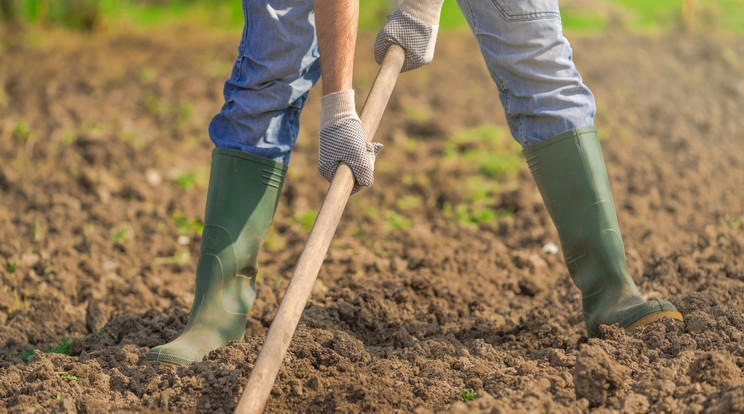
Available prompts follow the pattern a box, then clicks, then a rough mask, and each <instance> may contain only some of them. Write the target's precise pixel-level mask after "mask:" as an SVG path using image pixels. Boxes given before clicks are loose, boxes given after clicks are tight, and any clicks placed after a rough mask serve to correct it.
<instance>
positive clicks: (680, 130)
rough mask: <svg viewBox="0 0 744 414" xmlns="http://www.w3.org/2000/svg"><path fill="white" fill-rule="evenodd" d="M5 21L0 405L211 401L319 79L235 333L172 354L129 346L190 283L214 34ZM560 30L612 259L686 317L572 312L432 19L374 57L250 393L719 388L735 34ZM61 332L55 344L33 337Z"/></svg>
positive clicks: (252, 332)
mask: <svg viewBox="0 0 744 414" xmlns="http://www.w3.org/2000/svg"><path fill="white" fill-rule="evenodd" d="M2 38H4V39H6V40H5V42H4V43H3V44H2V48H0V86H1V87H2V89H0V114H1V116H0V160H2V161H1V162H0V256H2V258H3V260H4V262H3V263H2V265H1V266H0V282H1V283H2V285H1V286H2V288H0V412H10V413H23V412H52V411H66V412H95V413H98V412H111V411H117V410H119V411H127V412H128V411H140V412H160V411H183V412H230V411H232V410H233V409H234V407H235V405H236V400H237V398H238V396H239V393H240V391H241V390H242V387H243V385H244V384H245V382H246V380H247V376H248V374H249V373H250V371H251V368H252V364H253V362H254V360H255V358H256V355H257V353H258V351H259V349H260V346H261V343H262V341H263V337H264V335H265V334H266V332H267V329H268V326H269V324H270V323H271V319H272V316H273V315H274V312H275V311H276V308H277V305H278V301H279V298H280V297H281V295H282V292H283V291H284V289H285V288H286V286H287V280H288V278H289V275H290V274H291V272H292V269H293V266H294V263H295V261H296V259H297V257H298V255H299V252H300V250H301V248H302V246H303V243H304V240H305V238H306V237H307V233H308V224H309V223H308V221H311V218H312V214H313V213H314V211H315V210H314V209H317V207H318V206H319V205H320V202H321V200H322V196H323V193H324V191H325V189H326V187H327V186H326V184H325V182H324V181H323V179H322V178H321V177H320V175H319V174H318V173H317V172H316V169H315V165H316V162H317V140H316V138H315V137H316V134H317V128H318V115H319V113H318V111H319V109H318V91H313V94H312V96H311V100H310V103H309V104H308V107H307V110H306V111H305V113H304V115H303V116H304V118H303V119H304V123H303V130H302V131H301V132H300V135H301V136H300V141H299V144H298V148H297V150H296V152H295V154H294V156H293V159H292V165H291V168H290V172H289V175H288V179H287V182H286V185H285V187H284V191H283V195H282V199H281V205H280V207H279V210H278V213H277V216H276V219H275V221H274V227H273V230H272V234H271V236H270V237H269V239H268V241H267V244H266V246H265V249H264V250H263V252H262V254H261V257H260V264H261V274H260V279H259V282H258V285H259V299H258V300H257V302H256V304H255V306H254V309H253V310H252V313H251V317H250V319H249V321H248V324H247V331H246V341H245V342H241V343H231V344H229V345H228V346H226V347H224V348H221V349H218V350H216V351H215V352H213V353H211V354H210V355H209V356H208V357H207V358H206V359H205V361H203V362H200V363H196V364H192V365H190V366H187V367H180V368H173V367H168V366H162V365H159V364H149V365H146V364H144V363H143V357H144V354H145V353H146V351H147V349H148V347H152V346H154V345H157V344H161V343H163V342H166V341H169V340H171V339H173V338H175V337H176V336H177V335H178V333H179V332H180V330H181V329H182V328H183V327H184V325H185V323H186V319H187V313H188V310H189V307H190V303H191V300H192V299H193V288H194V276H193V275H194V270H195V258H196V256H197V255H198V245H199V234H198V233H199V229H198V225H197V224H196V223H194V222H193V220H194V219H199V218H201V216H202V213H203V207H204V200H205V194H206V178H207V173H208V166H209V159H210V149H211V143H210V142H209V140H208V138H207V136H206V127H207V124H208V122H209V120H210V118H211V116H212V115H213V114H214V113H215V112H216V111H217V110H219V107H220V105H221V99H222V98H221V87H222V82H223V79H224V77H225V76H226V75H227V74H228V73H229V70H230V66H231V62H232V60H233V59H234V56H235V49H236V36H235V34H234V33H232V34H229V35H228V34H219V33H214V32H209V33H203V32H200V31H197V30H194V29H186V28H179V29H170V30H168V31H165V30H163V31H155V32H148V33H128V34H118V35H113V34H107V33H97V34H96V35H94V36H82V35H73V34H69V33H66V34H59V33H44V34H36V35H33V34H29V35H26V36H25V38H24V41H23V42H21V41H19V40H18V38H15V36H14V35H11V33H10V32H9V31H8V29H6V31H5V33H3V37H2ZM14 39H15V40H14ZM174 39H178V40H177V41H176V40H174ZM571 39H572V42H573V46H574V50H575V55H576V56H575V58H576V61H577V64H578V66H579V69H580V70H581V72H582V74H583V76H584V78H585V81H586V83H587V84H588V85H589V86H590V87H591V88H592V90H593V91H594V92H595V94H596V97H597V101H598V116H597V125H598V126H599V128H600V131H601V136H602V137H603V138H604V149H605V156H606V159H607V164H608V169H609V174H610V179H611V182H612V185H613V189H614V195H615V201H616V204H617V207H618V214H619V220H620V223H621V226H622V228H623V231H624V236H625V243H626V249H627V252H628V260H629V265H630V268H631V269H632V271H633V274H634V277H635V279H636V281H637V283H638V285H639V287H640V288H641V290H642V291H643V292H644V293H645V294H646V295H647V296H648V297H665V298H668V299H669V300H671V301H672V302H673V303H674V304H675V305H676V306H677V307H678V308H679V310H680V311H681V312H682V313H683V315H684V316H685V323H684V324H683V323H677V322H674V321H672V320H669V319H664V320H662V321H661V322H660V323H658V324H656V325H654V326H651V327H648V328H646V329H644V330H643V331H640V332H634V333H632V334H626V333H625V332H624V331H622V330H620V329H617V328H615V327H606V329H604V331H603V337H602V338H601V339H592V340H587V339H586V337H585V336H584V335H585V331H584V326H583V321H582V318H581V308H580V301H579V294H578V291H577V290H576V289H575V288H574V287H573V285H572V284H571V282H570V280H569V278H568V275H567V272H566V269H565V266H564V264H563V261H562V258H561V255H560V254H551V253H550V252H546V251H545V250H544V249H543V247H544V246H546V245H548V244H549V243H555V244H557V243H558V238H557V235H556V232H555V230H554V228H553V226H552V224H551V221H550V219H549V217H548V216H547V213H546V211H545V209H544V207H543V206H542V203H541V201H540V197H539V194H538V193H537V189H536V187H535V186H534V183H533V181H532V179H531V178H530V176H529V173H528V172H527V169H526V168H525V166H524V163H523V162H521V161H519V162H516V163H515V160H519V158H517V157H518V156H519V152H518V149H516V148H515V147H514V144H512V143H511V142H510V141H509V138H508V132H507V130H506V128H505V126H504V125H505V122H504V118H503V115H502V109H501V106H500V104H499V100H498V97H497V91H496V88H495V86H494V85H493V83H491V82H490V80H489V78H488V75H487V71H486V70H485V67H484V65H483V63H482V61H481V58H480V56H479V54H478V51H477V46H476V45H475V43H474V42H473V40H472V39H471V37H470V36H469V34H445V35H443V36H442V37H441V40H440V42H439V45H438V51H437V59H436V61H435V63H433V64H432V65H431V66H430V67H429V68H426V69H422V70H420V71H417V72H413V73H410V74H404V75H402V76H401V78H400V80H399V84H398V88H397V91H396V93H395V96H394V97H393V99H392V101H391V103H390V105H389V107H388V110H387V113H386V115H385V117H384V118H383V120H382V126H381V129H380V132H379V140H380V141H381V142H383V143H385V144H386V148H385V149H384V150H383V152H382V153H381V155H380V157H379V160H378V163H377V171H376V182H375V186H374V187H373V188H372V189H371V190H367V191H365V192H363V193H361V194H359V195H356V196H354V197H353V198H352V201H351V202H350V204H349V207H348V208H347V211H346V213H345V216H344V218H343V219H342V222H341V226H340V228H339V230H338V232H337V235H336V238H335V240H334V242H333V244H332V246H331V249H330V252H329V254H328V257H327V259H326V263H325V266H324V267H323V269H322V271H321V273H320V275H319V279H318V282H317V285H316V286H315V289H314V292H313V296H312V298H311V301H310V303H309V304H308V305H307V308H306V310H305V314H304V316H303V319H302V321H301V323H300V326H299V329H298V331H297V334H296V335H295V338H294V340H293V342H292V345H291V347H290V350H289V353H288V356H287V357H286V359H285V362H284V365H283V367H282V369H281V371H280V373H279V377H278V379H277V381H276V384H275V385H274V389H273V392H272V395H271V399H270V400H269V402H268V405H267V410H266V411H267V412H336V411H338V412H359V411H379V412H412V411H416V412H430V411H451V412H458V413H459V412H475V411H477V410H482V411H483V412H524V411H530V412H587V411H594V412H628V413H641V412H682V413H698V412H708V413H730V412H744V374H742V367H743V366H744V344H743V343H742V339H744V259H742V249H744V226H742V225H741V224H740V223H741V221H742V220H743V219H744V207H742V206H743V205H744V193H743V192H742V191H741V189H742V188H744V168H742V166H743V165H744V139H742V134H744V118H743V117H742V116H741V113H742V102H744V77H742V73H744V42H742V39H741V38H735V37H728V36H724V35H684V34H677V35H665V36H652V35H645V36H638V35H629V34H624V33H611V34H609V35H607V36H606V37H597V36H593V37H580V36H572V37H571ZM371 43H372V38H371V37H369V36H364V37H363V38H362V39H361V40H360V51H361V52H360V56H359V60H358V61H359V63H358V66H357V73H358V76H357V80H358V83H357V85H356V86H357V90H358V91H360V93H359V95H360V104H361V97H363V95H364V93H365V91H366V90H367V89H368V87H369V84H370V81H369V79H371V77H372V76H373V75H374V72H375V66H374V65H373V64H372V62H371V56H370V55H371V53H370V52H369V50H370V45H371ZM484 125H485V126H484ZM495 151H497V152H498V154H501V155H500V156H493V157H496V158H495V160H496V161H495V162H491V163H489V162H488V161H489V160H491V161H493V159H491V158H488V156H490V155H488V154H491V155H493V154H494V152H495ZM482 154H487V159H486V160H485V161H484V158H483V156H482ZM479 157H480V158H479ZM499 157H500V158H499ZM179 236H185V237H180V243H179ZM68 335H71V336H72V346H71V350H70V354H71V355H65V354H57V353H46V352H42V351H43V350H48V349H49V348H50V347H51V346H52V345H55V344H59V343H61V342H64V340H65V338H66V337H67V336H68ZM30 347H35V348H39V349H40V350H36V351H34V353H33V356H32V357H30V358H29V356H30V354H29V353H28V350H29V349H30ZM22 356H23V357H24V358H21V357H22ZM463 390H469V391H472V392H473V393H474V394H475V399H473V400H472V401H467V402H465V401H463V400H464V398H463V396H462V391H463Z"/></svg>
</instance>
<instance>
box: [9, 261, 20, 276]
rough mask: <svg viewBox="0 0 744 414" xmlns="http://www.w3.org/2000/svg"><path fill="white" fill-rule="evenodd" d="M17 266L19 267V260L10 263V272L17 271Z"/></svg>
mask: <svg viewBox="0 0 744 414" xmlns="http://www.w3.org/2000/svg"><path fill="white" fill-rule="evenodd" d="M16 267H18V262H10V263H8V273H13V272H15V270H16Z"/></svg>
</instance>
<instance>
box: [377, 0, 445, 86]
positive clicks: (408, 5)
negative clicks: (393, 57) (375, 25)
mask: <svg viewBox="0 0 744 414" xmlns="http://www.w3.org/2000/svg"><path fill="white" fill-rule="evenodd" d="M442 3H444V0H404V1H403V4H401V5H400V7H399V8H398V10H396V11H395V13H393V14H391V15H390V16H388V19H387V23H385V26H383V28H382V30H380V33H378V34H377V39H376V40H375V61H377V64H379V65H381V64H382V60H383V58H384V57H385V53H387V50H388V48H389V47H390V45H393V44H396V45H400V46H401V47H402V48H403V49H405V51H406V60H405V61H404V62H403V67H402V68H401V70H400V71H401V72H405V71H408V70H413V69H416V68H419V67H421V66H424V65H425V64H427V63H429V62H431V60H432V59H433V58H434V44H435V43H436V41H437V32H438V31H439V15H440V14H441V12H442Z"/></svg>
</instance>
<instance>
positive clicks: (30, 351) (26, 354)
mask: <svg viewBox="0 0 744 414" xmlns="http://www.w3.org/2000/svg"><path fill="white" fill-rule="evenodd" d="M35 350H36V348H34V347H32V346H29V347H28V348H26V350H25V351H23V352H21V353H20V354H19V355H18V358H20V359H21V361H23V362H28V360H29V359H31V357H33V356H34V351H35Z"/></svg>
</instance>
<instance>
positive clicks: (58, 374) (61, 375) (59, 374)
mask: <svg viewBox="0 0 744 414" xmlns="http://www.w3.org/2000/svg"><path fill="white" fill-rule="evenodd" d="M54 376H55V377H58V378H62V379H69V380H73V381H77V377H76V376H74V375H70V374H68V373H66V372H55V373H54Z"/></svg>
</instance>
